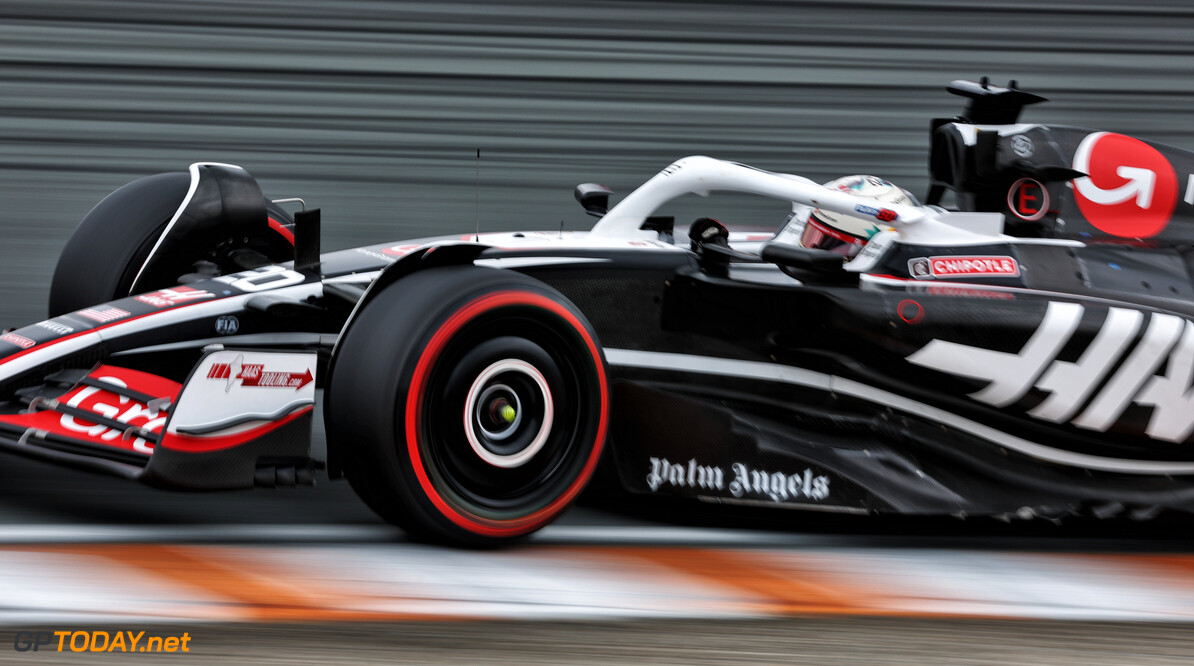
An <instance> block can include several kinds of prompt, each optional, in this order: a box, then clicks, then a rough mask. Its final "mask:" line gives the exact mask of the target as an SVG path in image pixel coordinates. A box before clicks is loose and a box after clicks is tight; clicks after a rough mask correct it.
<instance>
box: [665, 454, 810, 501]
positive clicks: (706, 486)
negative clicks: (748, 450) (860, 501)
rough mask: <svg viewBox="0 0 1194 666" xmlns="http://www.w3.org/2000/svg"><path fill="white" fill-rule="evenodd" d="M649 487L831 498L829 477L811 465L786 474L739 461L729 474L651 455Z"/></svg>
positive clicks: (752, 495) (765, 496)
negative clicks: (814, 469)
mask: <svg viewBox="0 0 1194 666" xmlns="http://www.w3.org/2000/svg"><path fill="white" fill-rule="evenodd" d="M647 487H648V488H650V489H651V492H658V491H659V490H660V489H662V488H666V487H673V488H691V489H694V490H698V491H706V492H711V493H714V494H718V493H720V494H722V495H724V494H725V493H726V492H728V493H729V494H730V495H731V496H733V497H735V498H747V499H769V500H771V501H772V502H789V501H799V500H812V501H815V502H820V501H821V500H824V499H825V498H827V497H829V477H827V476H825V475H821V474H817V473H815V472H814V471H813V470H812V469H811V468H807V469H805V470H804V471H803V472H798V473H795V474H785V473H784V472H771V471H767V470H762V469H758V468H752V467H750V466H749V465H747V464H745V463H740V462H736V463H733V464H731V465H730V472H729V474H727V473H726V472H725V470H723V469H722V468H721V467H718V466H715V465H702V464H700V463H698V462H697V461H696V460H695V459H690V460H689V461H688V462H687V463H673V462H671V461H669V460H668V459H667V458H654V457H653V458H651V459H650V470H649V471H648V472H647Z"/></svg>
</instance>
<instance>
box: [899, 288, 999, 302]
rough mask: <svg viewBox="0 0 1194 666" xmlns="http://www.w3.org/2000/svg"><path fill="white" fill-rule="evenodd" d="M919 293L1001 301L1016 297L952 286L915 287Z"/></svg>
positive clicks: (993, 291) (992, 291)
mask: <svg viewBox="0 0 1194 666" xmlns="http://www.w3.org/2000/svg"><path fill="white" fill-rule="evenodd" d="M913 286H915V287H916V288H917V289H916V291H917V292H919V293H924V294H930V295H932V296H954V297H958V298H990V299H996V300H1001V301H1014V300H1016V295H1015V294H1013V293H1011V292H1007V291H997V290H994V289H973V288H970V287H958V286H955V285H950V284H919V285H913Z"/></svg>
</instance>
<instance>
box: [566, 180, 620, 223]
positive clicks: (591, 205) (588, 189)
mask: <svg viewBox="0 0 1194 666" xmlns="http://www.w3.org/2000/svg"><path fill="white" fill-rule="evenodd" d="M613 193H614V191H613V190H611V189H610V188H608V187H606V186H605V185H600V184H598V183H581V184H580V185H577V186H576V191H575V192H573V196H575V197H576V200H577V201H578V202H580V205H581V206H583V207H584V209H585V212H586V213H588V214H589V215H592V216H593V217H602V216H604V215H605V214H606V213H608V212H609V197H610V195H611V194H613Z"/></svg>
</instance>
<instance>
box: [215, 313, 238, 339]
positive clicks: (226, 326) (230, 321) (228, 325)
mask: <svg viewBox="0 0 1194 666" xmlns="http://www.w3.org/2000/svg"><path fill="white" fill-rule="evenodd" d="M239 330H240V320H239V319H237V318H236V316H235V315H220V316H219V317H216V334H217V335H236V332H237V331H239Z"/></svg>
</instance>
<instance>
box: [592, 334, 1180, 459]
mask: <svg viewBox="0 0 1194 666" xmlns="http://www.w3.org/2000/svg"><path fill="white" fill-rule="evenodd" d="M605 358H606V361H608V362H609V364H610V365H615V366H623V367H633V368H650V369H654V370H670V371H675V372H694V373H700V374H709V375H720V376H724V377H742V378H746V379H759V380H764V381H773V382H780V383H784V384H792V385H796V386H806V387H809V388H815V389H820V390H823V391H828V392H830V393H836V394H840V395H848V396H851V397H854V398H860V399H862V400H866V401H868V402H873V403H875V404H877V405H880V406H882V407H886V408H890V409H894V410H899V411H901V412H906V413H909V414H913V415H916V416H918V417H920V418H923V419H927V420H929V421H935V422H937V423H941V424H943V425H948V426H950V427H952V428H957V429H958V430H962V431H965V432H967V433H969V434H971V435H974V436H976V437H981V438H982V439H985V440H987V441H989V442H992V443H994V444H998V445H999V446H1003V447H1006V448H1008V449H1011V450H1013V451H1016V452H1018V453H1023V454H1024V455H1027V456H1031V457H1033V458H1036V459H1038V460H1044V461H1046V462H1050V463H1055V464H1058V465H1066V466H1069V467H1080V468H1082V469H1091V470H1098V471H1103V472H1120V473H1124V474H1149V475H1162V474H1194V462H1177V461H1160V460H1131V459H1126V458H1107V457H1103V456H1093V455H1089V454H1085V453H1075V452H1073V451H1066V450H1064V449H1055V448H1052V447H1049V446H1044V445H1042V444H1037V443H1036V442H1031V441H1029V440H1026V439H1023V438H1021V437H1017V436H1015V435H1012V434H1009V433H1006V432H1003V431H1001V430H996V429H995V428H992V427H990V426H987V425H983V424H982V423H978V422H977V421H972V420H970V419H968V418H965V417H963V416H958V415H957V414H954V413H952V412H948V411H946V410H944V409H940V408H937V407H933V406H932V405H928V404H925V403H923V402H919V401H916V400H912V399H910V398H905V397H904V396H901V395H898V394H896V393H892V392H890V391H886V390H883V389H880V388H876V387H874V386H869V385H867V384H863V383H861V382H857V381H854V380H852V379H846V378H845V377H838V376H836V375H828V374H825V373H821V372H815V371H812V370H805V369H803V368H793V367H789V366H783V365H776V364H773V363H762V362H759V361H739V360H734V359H727V358H714V357H709V356H695V355H692V354H673V353H664V352H647V351H636V350H632V349H611V348H606V349H605Z"/></svg>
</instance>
